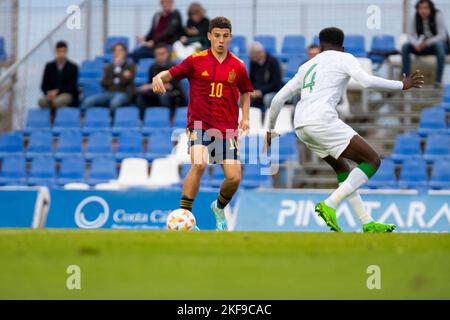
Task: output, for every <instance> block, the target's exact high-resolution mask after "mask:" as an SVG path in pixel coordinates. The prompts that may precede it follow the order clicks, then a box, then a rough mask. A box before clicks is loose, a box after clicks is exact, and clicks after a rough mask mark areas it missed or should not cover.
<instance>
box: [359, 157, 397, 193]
mask: <svg viewBox="0 0 450 320" xmlns="http://www.w3.org/2000/svg"><path fill="white" fill-rule="evenodd" d="M365 187H367V188H371V189H395V188H397V187H398V186H397V179H396V177H395V164H394V161H392V159H389V158H384V159H383V160H381V165H380V167H379V168H378V170H377V172H376V173H375V175H374V176H373V177H372V178H370V179H369V181H368V182H367V183H366V184H365Z"/></svg>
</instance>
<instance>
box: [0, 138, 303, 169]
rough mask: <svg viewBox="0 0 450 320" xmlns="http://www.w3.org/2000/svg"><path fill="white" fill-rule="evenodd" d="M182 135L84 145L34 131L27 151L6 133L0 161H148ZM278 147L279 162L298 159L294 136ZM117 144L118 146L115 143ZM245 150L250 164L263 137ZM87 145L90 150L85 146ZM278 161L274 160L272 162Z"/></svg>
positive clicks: (169, 150) (95, 140) (246, 142)
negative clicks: (46, 158)
mask: <svg viewBox="0 0 450 320" xmlns="http://www.w3.org/2000/svg"><path fill="white" fill-rule="evenodd" d="M179 135H184V130H182V132H181V133H179V134H178V135H174V134H173V133H172V131H167V130H160V131H154V132H153V133H152V134H151V135H150V136H149V138H146V137H145V136H143V135H142V134H141V132H139V131H133V130H129V131H123V132H121V133H120V135H119V137H118V139H117V141H115V139H113V136H112V135H111V133H110V132H107V131H98V132H94V133H92V134H91V135H90V136H89V139H87V141H83V140H84V139H83V138H82V134H81V132H80V131H79V130H71V131H69V130H68V131H63V132H62V133H61V134H60V135H59V137H58V138H57V139H54V138H53V135H52V134H51V132H50V131H35V132H33V133H32V134H31V136H30V137H29V139H28V143H27V147H26V148H24V141H23V138H22V133H21V132H10V133H4V134H2V135H1V136H0V158H3V157H7V156H11V155H18V156H21V155H24V156H25V157H26V158H27V159H28V160H31V159H33V158H35V157H37V156H43V155H44V156H53V155H54V156H55V158H56V159H57V160H60V159H62V158H64V157H67V156H72V155H74V156H83V157H85V158H86V159H87V160H90V159H92V158H94V157H98V156H110V157H112V156H114V157H115V158H116V159H117V161H121V160H122V159H124V158H130V157H142V158H146V159H147V160H148V161H150V162H151V161H153V160H154V159H156V158H161V157H165V156H167V155H169V154H171V153H172V152H173V148H174V145H175V143H174V142H176V141H178V138H179ZM276 141H279V143H278V144H277V146H278V148H279V151H278V152H276V153H277V154H278V157H277V160H278V161H279V162H281V163H284V162H286V161H289V160H296V159H298V148H297V140H296V137H295V135H294V134H285V135H282V136H281V137H280V138H279V139H278V140H276ZM116 142H117V143H116ZM239 143H240V145H241V146H242V149H241V150H240V155H241V159H242V162H244V163H248V162H249V161H248V159H250V158H251V157H253V155H254V154H256V153H258V151H261V150H262V148H263V143H264V138H263V137H262V136H246V137H242V138H241V139H240V141H239ZM86 145H87V146H86ZM272 160H275V158H272Z"/></svg>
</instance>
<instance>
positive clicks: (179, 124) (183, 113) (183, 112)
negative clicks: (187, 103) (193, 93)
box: [173, 107, 187, 128]
mask: <svg viewBox="0 0 450 320" xmlns="http://www.w3.org/2000/svg"><path fill="white" fill-rule="evenodd" d="M186 126H187V107H180V108H177V109H176V111H175V117H174V119H173V127H174V128H186Z"/></svg>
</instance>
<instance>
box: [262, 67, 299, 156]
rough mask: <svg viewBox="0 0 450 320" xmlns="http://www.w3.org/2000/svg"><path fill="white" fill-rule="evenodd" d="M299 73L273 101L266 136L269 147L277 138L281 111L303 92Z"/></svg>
mask: <svg viewBox="0 0 450 320" xmlns="http://www.w3.org/2000/svg"><path fill="white" fill-rule="evenodd" d="M299 73H300V71H299V72H297V74H296V75H295V76H294V77H293V78H292V79H291V80H289V81H288V83H286V84H285V85H284V87H283V88H281V90H280V91H278V93H277V94H276V95H275V97H274V98H273V99H272V102H271V104H270V109H269V131H268V132H267V134H266V144H267V146H268V147H270V145H271V143H272V138H273V137H275V136H277V133H276V132H275V131H274V130H275V124H276V122H277V118H278V115H279V114H280V111H281V109H282V108H283V106H284V104H285V103H286V101H288V100H290V99H291V98H292V97H293V96H294V95H296V94H299V93H300V91H301V89H300V88H301V87H300V80H299V79H300V76H299Z"/></svg>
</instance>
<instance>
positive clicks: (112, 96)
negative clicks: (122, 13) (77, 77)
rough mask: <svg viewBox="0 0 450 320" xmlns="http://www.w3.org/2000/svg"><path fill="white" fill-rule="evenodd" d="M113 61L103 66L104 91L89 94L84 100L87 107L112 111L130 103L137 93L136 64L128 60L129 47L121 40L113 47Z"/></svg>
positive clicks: (84, 105)
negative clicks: (105, 108) (104, 108)
mask: <svg viewBox="0 0 450 320" xmlns="http://www.w3.org/2000/svg"><path fill="white" fill-rule="evenodd" d="M112 51H113V57H114V58H113V61H112V62H111V63H108V64H106V65H105V66H104V68H103V78H102V86H103V88H104V91H103V92H99V93H97V94H94V95H92V96H88V97H87V98H86V99H85V100H84V101H83V107H84V108H85V109H87V108H91V107H108V108H109V109H110V110H111V112H112V113H114V111H115V110H116V109H117V108H119V107H122V106H125V105H127V104H129V102H130V101H131V98H132V97H133V95H134V93H135V86H134V77H135V75H136V66H135V65H134V63H133V62H132V61H130V60H127V48H126V47H125V45H124V44H123V43H121V42H118V43H116V44H114V46H113V47H112Z"/></svg>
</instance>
